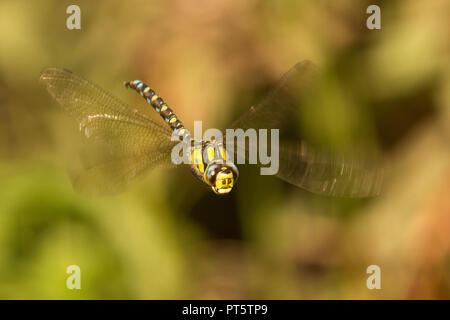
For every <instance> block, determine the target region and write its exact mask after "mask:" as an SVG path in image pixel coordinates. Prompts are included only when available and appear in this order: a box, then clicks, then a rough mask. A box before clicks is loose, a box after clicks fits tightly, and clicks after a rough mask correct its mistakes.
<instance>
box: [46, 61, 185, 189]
mask: <svg viewBox="0 0 450 320" xmlns="http://www.w3.org/2000/svg"><path fill="white" fill-rule="evenodd" d="M40 80H41V81H42V82H43V83H44V84H45V85H46V87H47V90H48V91H49V93H50V95H51V96H52V97H53V98H54V99H55V100H56V101H57V102H58V103H59V104H60V105H61V107H62V108H63V110H65V111H66V112H67V113H68V114H69V115H70V116H71V117H73V118H75V120H76V121H77V122H78V124H79V126H80V130H81V131H82V133H83V134H84V135H85V137H86V138H88V140H90V141H93V142H95V143H96V144H100V146H101V147H103V148H95V149H94V148H92V150H89V151H88V152H87V157H86V158H90V159H89V164H87V165H86V168H85V169H86V170H85V171H83V172H82V173H81V174H80V175H79V178H75V180H76V181H77V182H76V185H79V186H83V185H91V184H92V185H93V184H94V182H95V181H96V180H97V181H98V184H99V189H104V190H106V191H107V193H110V192H109V191H112V190H119V189H120V188H119V186H125V185H126V184H127V183H128V182H129V181H130V180H131V179H132V178H134V177H136V176H137V175H138V174H139V173H141V172H143V171H145V169H148V168H153V167H155V166H157V165H158V164H162V163H163V162H164V161H166V162H167V164H166V165H169V166H170V164H171V161H170V150H171V149H172V147H173V146H174V145H175V144H176V142H173V141H171V140H170V136H171V133H172V132H171V131H170V129H169V128H167V127H165V126H163V125H161V124H159V123H157V122H155V121H154V120H152V119H150V118H148V117H147V116H145V115H143V114H142V113H139V112H138V111H137V110H136V109H132V108H131V107H129V106H128V105H126V104H125V103H123V102H121V101H119V100H118V99H116V98H115V97H114V96H112V95H111V94H110V93H108V92H107V91H105V90H103V89H102V88H100V87H99V86H97V85H95V84H93V83H91V82H89V81H88V80H85V79H83V78H81V77H80V76H77V75H75V74H73V73H72V72H70V71H68V70H65V69H58V68H48V69H45V70H44V71H43V72H42V73H41V77H40ZM96 147H97V146H96ZM87 181H89V183H87ZM108 182H109V185H108Z"/></svg>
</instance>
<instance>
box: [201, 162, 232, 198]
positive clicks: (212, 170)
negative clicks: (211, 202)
mask: <svg viewBox="0 0 450 320" xmlns="http://www.w3.org/2000/svg"><path fill="white" fill-rule="evenodd" d="M238 176H239V171H238V169H237V167H236V166H235V165H234V163H211V164H209V165H208V166H207V167H206V170H205V174H204V176H203V179H204V181H205V182H206V183H207V184H208V185H210V186H211V189H212V191H214V193H215V194H227V193H229V192H230V191H231V190H232V189H233V186H234V184H235V182H236V180H237V178H238Z"/></svg>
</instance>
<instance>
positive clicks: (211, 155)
mask: <svg viewBox="0 0 450 320" xmlns="http://www.w3.org/2000/svg"><path fill="white" fill-rule="evenodd" d="M207 152H208V160H209V161H213V160H214V153H215V152H214V148H213V147H208V149H207Z"/></svg>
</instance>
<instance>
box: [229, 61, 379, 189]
mask: <svg viewBox="0 0 450 320" xmlns="http://www.w3.org/2000/svg"><path fill="white" fill-rule="evenodd" d="M317 75H318V70H317V68H316V67H315V66H314V65H313V64H312V63H311V62H308V61H304V62H301V63H298V64H297V65H295V66H294V67H293V68H292V69H290V70H289V71H288V72H287V73H286V74H285V75H284V76H283V77H282V78H281V80H280V81H279V82H278V84H277V85H276V86H275V88H274V89H273V90H272V91H271V92H269V94H268V95H267V96H266V97H265V98H264V99H263V100H262V101H261V102H260V103H258V104H257V105H256V106H254V107H251V108H250V110H249V111H247V112H246V113H245V114H244V115H242V116H241V117H240V118H239V119H238V120H237V121H235V122H234V123H233V125H232V128H234V129H237V128H241V129H243V130H244V131H245V130H247V129H250V128H254V129H256V130H258V129H280V136H281V137H283V129H284V128H285V127H286V124H287V122H288V121H292V119H294V120H295V119H296V117H297V116H296V113H295V112H296V109H298V108H299V107H300V105H299V104H301V99H302V97H304V95H305V94H307V91H308V88H310V86H311V84H312V82H313V81H314V80H315V79H316V77H317ZM284 136H285V135H284ZM269 140H270V139H269ZM238 147H239V146H236V147H234V146H233V147H232V148H231V147H230V148H228V149H227V150H228V151H229V152H230V151H231V152H233V153H234V154H235V159H236V158H239V157H238V154H237V153H236V151H237V150H238ZM258 148H261V146H259V145H258ZM229 149H230V150H229ZM231 149H232V150H231ZM245 149H246V150H245V152H246V154H248V149H249V146H248V144H247V146H245ZM267 149H268V150H269V151H270V145H269V146H267ZM241 151H244V150H241ZM265 151H267V150H265ZM266 154H270V152H269V153H267V152H266ZM247 159H248V158H247ZM376 159H377V157H375V156H374V152H373V151H369V150H366V151H360V152H342V153H338V152H332V151H325V150H320V151H319V150H315V149H313V148H311V147H310V146H307V145H306V143H304V142H302V141H295V142H287V141H283V140H281V141H280V143H279V170H278V173H277V174H276V175H277V176H278V177H279V178H281V179H283V180H285V181H287V182H289V183H291V184H293V185H296V186H298V187H301V188H304V189H306V190H308V191H311V192H314V193H317V194H322V195H330V196H348V197H367V196H374V195H377V194H378V193H379V189H380V186H381V180H382V170H381V169H380V167H379V163H378V162H377V160H376Z"/></svg>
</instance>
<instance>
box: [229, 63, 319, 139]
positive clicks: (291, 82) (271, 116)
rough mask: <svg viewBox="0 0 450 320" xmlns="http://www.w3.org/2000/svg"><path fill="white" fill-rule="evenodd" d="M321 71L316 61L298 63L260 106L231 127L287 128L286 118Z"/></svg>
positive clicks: (293, 111)
mask: <svg viewBox="0 0 450 320" xmlns="http://www.w3.org/2000/svg"><path fill="white" fill-rule="evenodd" d="M317 74H318V70H317V67H316V66H315V65H314V64H313V63H312V62H310V61H303V62H300V63H297V64H296V65H295V66H294V67H292V68H291V69H290V70H289V71H288V72H286V73H285V74H284V75H283V77H282V78H281V79H280V80H279V81H278V83H277V84H276V86H275V87H274V88H273V89H272V90H271V91H270V92H269V93H268V94H267V95H266V96H265V97H264V98H263V99H262V100H261V101H260V102H259V103H258V104H257V105H255V106H252V107H251V108H250V109H249V110H248V111H247V112H246V113H244V114H243V115H242V116H241V117H240V118H239V119H237V120H236V121H235V122H234V123H233V124H232V125H231V128H240V129H243V130H247V129H250V128H253V129H256V130H258V129H280V128H283V127H285V126H286V122H287V121H286V119H287V118H292V117H293V116H295V112H296V109H297V108H298V107H299V101H300V100H301V99H302V97H303V94H304V93H305V92H306V91H307V90H306V89H307V88H308V87H309V86H310V85H311V83H312V82H313V81H314V79H316V76H317Z"/></svg>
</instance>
